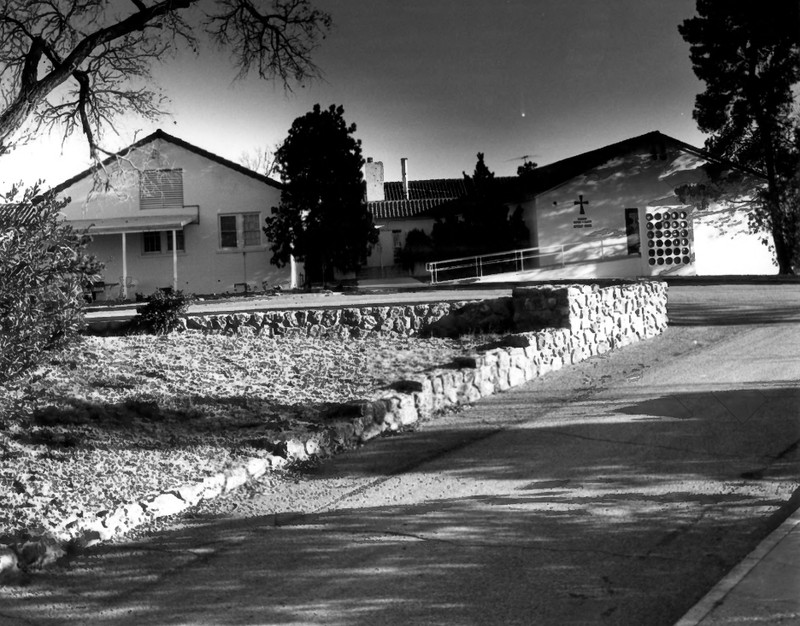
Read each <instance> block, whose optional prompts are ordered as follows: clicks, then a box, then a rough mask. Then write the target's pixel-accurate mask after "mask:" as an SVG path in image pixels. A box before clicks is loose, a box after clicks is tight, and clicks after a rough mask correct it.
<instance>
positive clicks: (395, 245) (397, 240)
mask: <svg viewBox="0 0 800 626" xmlns="http://www.w3.org/2000/svg"><path fill="white" fill-rule="evenodd" d="M402 234H403V231H401V230H393V231H392V250H393V251H394V254H393V258H394V262H395V263H400V261H401V259H402V257H403V240H402V237H401V235H402Z"/></svg>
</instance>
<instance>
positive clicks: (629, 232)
mask: <svg viewBox="0 0 800 626" xmlns="http://www.w3.org/2000/svg"><path fill="white" fill-rule="evenodd" d="M625 235H626V236H627V240H628V254H638V255H641V253H642V243H641V240H640V238H639V209H625Z"/></svg>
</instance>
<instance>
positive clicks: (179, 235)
mask: <svg viewBox="0 0 800 626" xmlns="http://www.w3.org/2000/svg"><path fill="white" fill-rule="evenodd" d="M164 234H165V235H166V236H167V252H172V231H171V230H168V231H167V232H166V233H164ZM184 246H185V244H184V239H183V231H182V230H176V231H175V249H176V250H177V251H178V252H184V251H185V250H186V248H185V247H184Z"/></svg>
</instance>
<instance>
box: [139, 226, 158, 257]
mask: <svg viewBox="0 0 800 626" xmlns="http://www.w3.org/2000/svg"><path fill="white" fill-rule="evenodd" d="M142 252H144V253H145V254H158V253H160V252H161V233H160V232H159V231H152V232H148V233H142Z"/></svg>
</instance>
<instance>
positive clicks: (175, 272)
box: [172, 230, 178, 291]
mask: <svg viewBox="0 0 800 626" xmlns="http://www.w3.org/2000/svg"><path fill="white" fill-rule="evenodd" d="M172 291H178V231H177V230H173V231H172Z"/></svg>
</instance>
